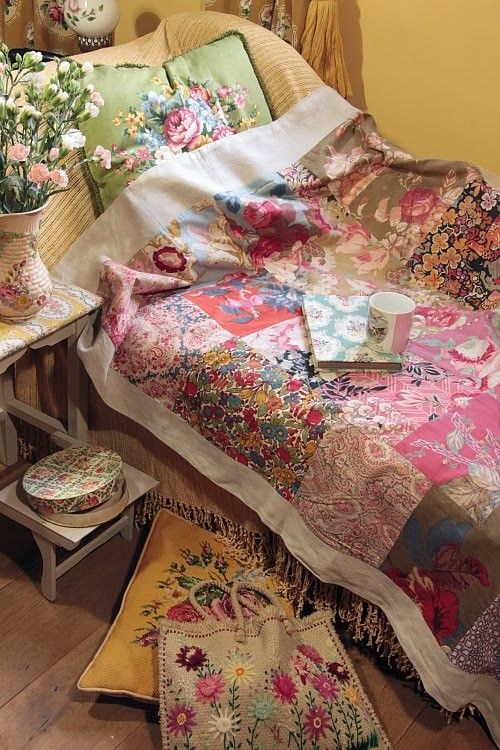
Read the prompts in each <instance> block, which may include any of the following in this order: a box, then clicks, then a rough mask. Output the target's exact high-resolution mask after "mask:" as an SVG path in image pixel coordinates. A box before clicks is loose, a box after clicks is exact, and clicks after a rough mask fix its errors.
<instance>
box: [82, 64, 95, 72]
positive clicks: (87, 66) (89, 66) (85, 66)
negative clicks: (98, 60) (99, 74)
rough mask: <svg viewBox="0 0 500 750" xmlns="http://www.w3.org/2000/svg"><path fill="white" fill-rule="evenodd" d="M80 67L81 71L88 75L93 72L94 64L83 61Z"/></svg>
mask: <svg viewBox="0 0 500 750" xmlns="http://www.w3.org/2000/svg"><path fill="white" fill-rule="evenodd" d="M82 68H83V72H84V73H85V75H90V74H91V73H93V72H94V66H93V65H92V63H91V62H84V63H83V65H82Z"/></svg>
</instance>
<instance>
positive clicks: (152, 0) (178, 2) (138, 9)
mask: <svg viewBox="0 0 500 750" xmlns="http://www.w3.org/2000/svg"><path fill="white" fill-rule="evenodd" d="M118 4H119V6H120V22H119V24H118V26H117V28H116V31H115V44H123V43H124V42H130V40H131V39H135V38H136V37H138V36H143V35H144V34H147V33H148V32H150V31H153V30H154V29H155V28H156V27H157V25H158V22H159V21H160V19H162V18H165V16H171V15H173V14H174V13H180V12H181V11H183V10H202V7H204V5H205V3H204V2H203V0H118Z"/></svg>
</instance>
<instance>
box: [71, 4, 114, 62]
mask: <svg viewBox="0 0 500 750" xmlns="http://www.w3.org/2000/svg"><path fill="white" fill-rule="evenodd" d="M63 12H64V20H65V21H66V23H67V24H68V26H69V27H70V29H73V31H75V32H76V34H77V36H78V45H79V47H80V49H81V50H82V52H90V51H92V50H93V49H99V48H100V47H109V46H110V45H111V44H112V33H113V31H114V29H115V28H116V25H117V24H118V21H119V19H120V9H119V7H118V2H117V0H64V2H63Z"/></svg>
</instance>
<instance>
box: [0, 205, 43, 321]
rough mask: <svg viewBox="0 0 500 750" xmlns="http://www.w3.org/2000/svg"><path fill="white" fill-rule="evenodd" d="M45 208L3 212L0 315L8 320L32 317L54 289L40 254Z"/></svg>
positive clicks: (1, 219) (0, 228) (0, 216)
mask: <svg viewBox="0 0 500 750" xmlns="http://www.w3.org/2000/svg"><path fill="white" fill-rule="evenodd" d="M44 209H45V206H42V207H41V208H37V209H35V210H34V211H27V212H26V213H19V214H0V318H1V319H2V320H5V321H7V322H9V323H15V322H16V321H23V320H28V319H29V318H32V317H33V316H34V315H36V314H37V313H38V312H39V311H40V310H41V309H42V308H43V307H44V305H46V304H47V302H48V301H49V299H50V295H51V293H52V282H51V280H50V276H49V273H48V271H47V269H46V268H45V265H44V263H43V261H42V259H41V258H40V256H39V254H38V236H39V234H40V221H41V219H42V215H43V212H44Z"/></svg>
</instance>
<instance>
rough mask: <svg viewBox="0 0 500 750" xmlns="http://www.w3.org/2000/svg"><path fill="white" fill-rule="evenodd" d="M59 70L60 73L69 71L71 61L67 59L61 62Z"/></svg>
mask: <svg viewBox="0 0 500 750" xmlns="http://www.w3.org/2000/svg"><path fill="white" fill-rule="evenodd" d="M58 70H59V72H60V73H67V72H68V70H69V62H68V61H67V60H63V61H62V62H60V63H59V68H58Z"/></svg>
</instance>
